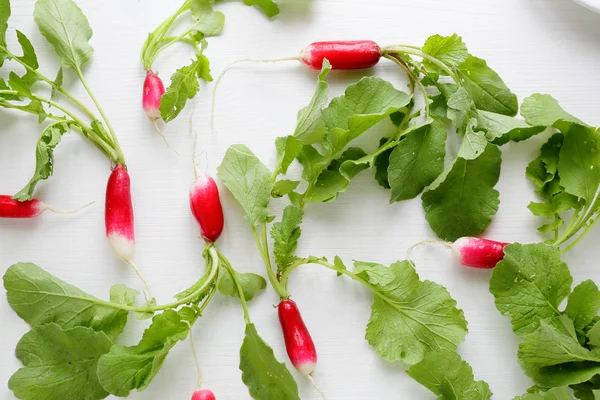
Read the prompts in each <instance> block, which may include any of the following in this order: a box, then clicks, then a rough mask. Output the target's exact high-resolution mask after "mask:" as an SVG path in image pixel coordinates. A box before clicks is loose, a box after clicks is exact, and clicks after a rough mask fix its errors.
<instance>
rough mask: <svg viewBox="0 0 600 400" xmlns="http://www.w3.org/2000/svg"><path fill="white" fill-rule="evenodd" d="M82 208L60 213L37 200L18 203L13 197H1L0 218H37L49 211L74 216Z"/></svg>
mask: <svg viewBox="0 0 600 400" xmlns="http://www.w3.org/2000/svg"><path fill="white" fill-rule="evenodd" d="M90 204H92V203H90ZM90 204H88V205H86V206H83V207H82V208H85V207H87V206H89V205H90ZM82 208H80V209H77V210H73V211H60V210H57V209H55V208H54V207H52V206H50V205H48V204H46V203H44V202H42V201H40V200H37V199H32V200H28V201H18V200H14V199H13V198H12V197H11V196H7V195H0V218H17V219H27V218H35V217H37V216H39V215H41V214H43V213H44V212H45V211H48V210H49V211H52V212H54V213H57V214H73V213H76V212H77V211H79V210H81V209H82Z"/></svg>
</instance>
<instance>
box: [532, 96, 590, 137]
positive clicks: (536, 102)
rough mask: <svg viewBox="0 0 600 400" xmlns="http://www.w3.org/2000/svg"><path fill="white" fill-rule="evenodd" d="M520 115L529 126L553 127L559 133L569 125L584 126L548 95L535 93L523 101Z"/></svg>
mask: <svg viewBox="0 0 600 400" xmlns="http://www.w3.org/2000/svg"><path fill="white" fill-rule="evenodd" d="M521 115H522V116H523V118H525V121H527V123H528V124H530V125H534V126H544V127H546V126H553V127H555V128H558V129H559V130H561V131H567V130H568V129H569V127H570V126H571V124H579V125H584V126H585V125H586V124H585V123H584V122H582V121H581V120H579V119H577V118H575V117H574V116H572V115H571V114H569V113H567V112H566V111H565V110H563V109H562V107H561V106H560V105H559V104H558V101H556V100H555V99H554V98H553V97H552V96H550V95H548V94H539V93H536V94H533V95H531V96H529V97H527V98H526V99H525V100H523V104H522V105H521Z"/></svg>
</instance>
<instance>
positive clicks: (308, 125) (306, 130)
mask: <svg viewBox="0 0 600 400" xmlns="http://www.w3.org/2000/svg"><path fill="white" fill-rule="evenodd" d="M330 71H331V64H330V63H329V61H327V59H324V60H323V68H322V69H321V73H320V74H319V80H318V82H317V88H316V90H315V94H314V95H313V98H312V99H311V101H310V104H309V105H308V106H306V107H304V108H303V109H301V110H300V111H299V112H298V123H297V124H296V130H295V131H294V136H295V137H296V138H298V140H300V141H301V142H302V143H303V144H313V143H316V142H318V141H319V140H321V139H322V138H323V136H325V134H326V133H327V128H326V127H325V122H324V121H323V119H322V118H321V109H322V108H323V106H324V105H325V103H327V100H328V98H329V85H328V84H327V75H329V72H330Z"/></svg>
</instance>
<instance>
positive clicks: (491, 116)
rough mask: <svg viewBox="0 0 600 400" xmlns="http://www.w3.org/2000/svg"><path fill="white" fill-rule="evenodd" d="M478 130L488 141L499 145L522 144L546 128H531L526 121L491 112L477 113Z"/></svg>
mask: <svg viewBox="0 0 600 400" xmlns="http://www.w3.org/2000/svg"><path fill="white" fill-rule="evenodd" d="M477 129H479V130H483V131H484V132H485V136H486V138H487V140H489V141H490V142H493V143H494V144H497V145H503V144H506V143H508V142H510V141H513V142H521V141H523V140H527V139H529V138H530V137H532V136H535V135H537V134H538V133H540V132H543V131H544V130H545V129H546V127H545V126H531V125H529V124H528V123H527V122H525V121H521V120H519V119H516V118H513V117H509V116H507V115H503V114H497V113H493V112H489V111H482V110H478V111H477Z"/></svg>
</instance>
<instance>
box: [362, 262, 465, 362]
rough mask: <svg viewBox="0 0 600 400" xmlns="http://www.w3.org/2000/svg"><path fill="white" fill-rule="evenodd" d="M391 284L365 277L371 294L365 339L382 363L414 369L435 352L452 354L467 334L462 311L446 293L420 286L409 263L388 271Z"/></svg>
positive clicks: (430, 284) (426, 284) (427, 283)
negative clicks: (440, 351) (390, 276)
mask: <svg viewBox="0 0 600 400" xmlns="http://www.w3.org/2000/svg"><path fill="white" fill-rule="evenodd" d="M390 272H391V273H392V274H393V275H394V279H393V280H392V281H390V282H388V283H387V284H385V285H382V284H380V283H382V282H387V281H388V279H384V280H381V278H380V277H379V276H380V275H381V274H377V276H378V277H377V279H373V277H371V275H370V274H368V275H367V276H366V277H367V278H368V282H369V283H370V284H371V285H372V286H373V290H374V291H376V292H377V295H376V296H375V298H374V301H373V306H372V307H371V318H370V320H369V323H368V325H367V333H366V339H367V341H368V342H369V344H370V345H371V346H373V347H374V348H375V351H376V352H377V354H379V356H380V357H382V358H383V359H385V360H387V361H390V362H394V361H402V362H404V363H406V364H415V363H418V362H419V361H421V360H423V358H424V357H425V356H426V355H427V354H429V353H431V352H432V351H435V350H456V348H457V346H458V344H459V343H460V342H462V341H463V340H464V338H465V336H466V334H467V321H466V320H465V317H464V314H463V312H462V310H460V309H458V308H456V301H454V300H453V299H452V297H450V295H449V294H448V292H447V291H446V289H445V288H444V287H442V286H440V285H438V284H436V283H433V282H430V281H420V280H419V276H418V275H417V273H416V271H415V268H414V265H413V264H412V263H411V262H409V261H402V262H396V263H394V264H392V265H391V266H390Z"/></svg>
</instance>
